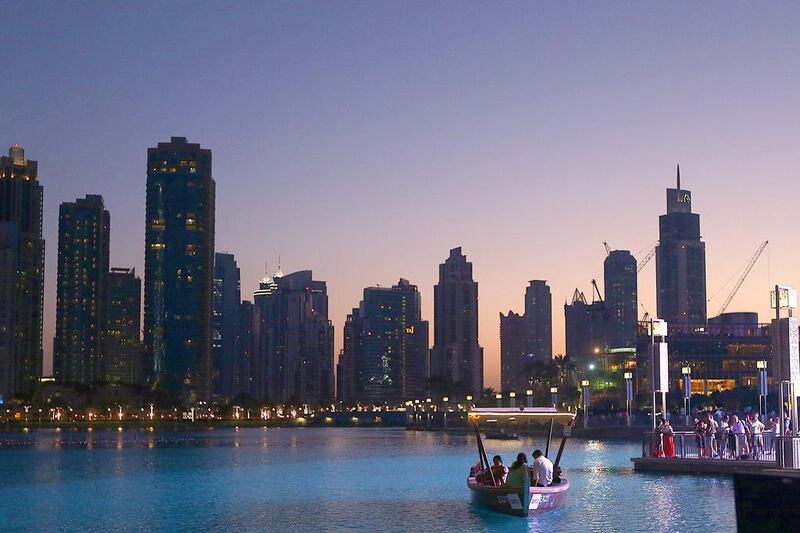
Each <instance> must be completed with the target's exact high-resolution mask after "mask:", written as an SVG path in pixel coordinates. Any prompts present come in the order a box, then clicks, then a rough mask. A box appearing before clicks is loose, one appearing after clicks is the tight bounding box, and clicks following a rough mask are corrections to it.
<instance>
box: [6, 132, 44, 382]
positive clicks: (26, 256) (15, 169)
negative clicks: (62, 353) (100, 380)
mask: <svg viewBox="0 0 800 533" xmlns="http://www.w3.org/2000/svg"><path fill="white" fill-rule="evenodd" d="M42 191H43V189H42V186H41V184H40V183H39V181H38V175H37V163H36V161H31V160H30V159H25V151H24V150H23V149H22V148H21V147H20V146H19V145H14V146H12V147H11V148H10V149H9V150H8V157H6V156H3V157H0V222H7V223H12V224H14V225H15V226H16V229H15V230H11V229H9V227H10V226H6V230H5V231H6V233H8V232H10V231H13V232H14V233H15V235H16V237H17V239H18V240H17V246H15V247H14V246H12V247H11V248H12V249H14V250H16V251H15V252H8V251H7V252H6V253H7V254H9V253H13V254H14V255H15V256H16V263H17V264H16V269H15V270H16V274H15V278H16V279H15V283H14V285H15V289H14V293H15V294H14V296H13V298H12V300H13V307H12V308H11V311H8V312H11V313H13V318H11V320H12V322H13V324H12V326H11V330H10V331H6V332H5V333H3V335H6V336H8V335H10V336H11V339H10V340H9V339H8V337H6V338H5V339H4V340H0V345H6V346H11V354H7V355H6V357H7V358H8V362H9V363H11V364H9V365H6V366H7V368H11V372H13V388H12V390H11V391H10V392H7V393H6V395H7V396H14V395H16V396H20V397H27V396H29V395H30V394H31V393H32V392H33V386H34V384H35V383H36V382H37V381H38V379H39V378H40V377H41V375H42V313H43V302H44V239H43V238H42V196H43V192H42ZM6 239H8V235H7V237H6ZM6 260H7V261H8V260H9V259H8V257H7V258H6ZM6 275H9V274H6ZM6 279H8V278H6Z"/></svg>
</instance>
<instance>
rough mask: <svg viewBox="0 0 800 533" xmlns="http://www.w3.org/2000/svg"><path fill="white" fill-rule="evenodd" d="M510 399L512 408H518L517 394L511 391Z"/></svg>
mask: <svg viewBox="0 0 800 533" xmlns="http://www.w3.org/2000/svg"><path fill="white" fill-rule="evenodd" d="M508 397H509V402H510V405H511V407H516V406H517V393H516V392H514V391H511V392H509V393H508Z"/></svg>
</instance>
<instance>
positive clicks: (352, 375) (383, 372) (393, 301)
mask: <svg viewBox="0 0 800 533" xmlns="http://www.w3.org/2000/svg"><path fill="white" fill-rule="evenodd" d="M344 339H345V343H344V349H343V352H342V355H341V357H340V366H339V368H340V371H341V372H342V375H343V377H342V379H341V380H340V387H341V388H342V394H340V395H339V398H340V399H341V400H343V401H345V402H363V403H397V402H400V401H403V400H410V399H414V398H416V399H419V398H424V397H425V395H426V391H427V379H428V322H427V321H424V320H422V306H421V299H420V294H419V291H418V290H417V287H416V286H415V285H411V283H409V281H408V280H405V279H401V280H400V281H399V282H398V283H397V284H396V285H394V286H392V287H368V288H366V289H364V298H363V300H362V301H361V303H360V304H359V307H358V308H356V309H354V310H353V312H352V313H351V314H350V315H349V316H348V317H347V321H346V323H345V331H344ZM348 381H351V383H348Z"/></svg>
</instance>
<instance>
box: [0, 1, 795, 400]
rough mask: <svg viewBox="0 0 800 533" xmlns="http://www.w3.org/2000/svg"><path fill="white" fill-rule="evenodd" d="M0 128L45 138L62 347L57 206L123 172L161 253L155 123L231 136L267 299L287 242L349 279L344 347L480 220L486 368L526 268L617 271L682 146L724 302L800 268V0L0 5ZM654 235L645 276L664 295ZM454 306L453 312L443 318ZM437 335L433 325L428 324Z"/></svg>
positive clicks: (225, 229)
mask: <svg viewBox="0 0 800 533" xmlns="http://www.w3.org/2000/svg"><path fill="white" fill-rule="evenodd" d="M3 13H4V19H5V21H6V24H4V30H3V39H2V42H0V57H2V62H3V67H4V68H3V72H4V76H3V83H0V123H2V127H0V146H3V147H7V146H10V145H11V144H13V143H19V144H21V145H22V146H23V147H24V148H25V150H26V156H27V157H28V158H30V159H34V160H37V161H38V162H39V179H40V181H41V183H42V185H43V186H44V194H45V215H44V231H45V238H46V241H47V248H46V254H47V259H46V298H45V300H46V304H45V334H44V348H45V354H46V355H45V369H46V370H48V369H49V368H50V364H51V357H52V355H51V353H52V338H53V335H54V322H55V280H56V256H57V226H58V205H59V204H60V203H61V202H65V201H74V199H75V198H76V197H83V196H84V195H86V194H102V195H103V197H104V199H105V201H106V206H107V208H108V209H109V211H110V212H111V263H112V266H115V267H130V266H133V267H136V270H137V272H139V273H143V270H144V268H143V266H144V265H143V261H144V207H145V179H146V150H147V148H148V147H150V146H155V144H156V143H157V142H159V141H167V140H169V137H170V136H186V137H188V140H189V141H190V142H197V143H200V144H201V145H202V146H203V147H205V148H210V149H211V150H212V151H213V175H214V178H215V180H216V183H217V203H216V209H217V218H216V228H217V229H216V243H217V250H218V251H228V252H231V253H234V254H235V256H236V259H237V261H238V263H239V266H240V268H241V274H242V294H243V296H244V297H246V298H249V297H251V295H252V291H253V290H254V289H255V288H256V287H257V283H258V280H259V279H260V278H261V277H262V276H263V275H264V270H265V262H266V263H268V267H269V270H270V271H274V270H275V269H277V266H278V264H277V263H278V257H279V256H280V258H281V265H280V266H281V269H282V270H283V271H284V272H286V273H288V272H293V271H296V270H305V269H311V270H313V272H314V276H315V278H316V279H321V280H325V281H326V282H327V283H328V293H329V298H330V318H331V319H332V321H333V323H334V326H335V331H336V352H337V353H338V350H339V348H340V347H341V342H342V331H341V328H342V325H343V323H344V320H345V317H346V315H347V313H348V312H349V311H350V310H351V309H352V308H353V307H355V306H357V305H358V302H359V300H360V298H361V295H362V290H363V288H364V287H367V286H371V285H376V284H380V285H384V286H386V285H391V284H393V283H396V282H397V280H398V279H399V278H401V277H403V278H407V279H409V280H410V281H411V282H412V283H415V284H417V285H418V286H419V288H420V291H421V293H422V299H423V316H424V318H426V319H428V320H432V318H433V285H434V283H435V282H436V279H437V276H438V265H439V263H441V262H442V261H443V260H444V259H445V258H447V256H448V251H449V250H450V249H451V248H454V247H457V246H461V247H462V248H463V251H464V253H465V254H466V255H467V258H468V259H469V260H470V261H471V262H472V263H473V268H474V276H475V279H476V280H477V281H478V282H479V305H480V326H479V335H480V343H481V344H482V345H483V346H484V347H485V358H486V361H485V369H486V370H485V374H486V375H485V380H486V384H487V385H491V386H497V385H498V384H499V373H500V370H499V318H498V314H499V313H500V312H501V311H502V312H507V311H508V310H509V309H513V310H515V311H518V312H521V311H522V305H523V295H524V290H525V287H526V285H527V282H528V280H532V279H545V280H548V283H549V285H550V286H551V288H552V293H553V345H554V346H553V349H554V353H563V351H564V318H563V317H564V314H563V308H562V306H563V304H564V302H565V301H566V300H568V299H570V298H571V296H572V293H573V291H574V289H575V288H576V287H577V288H580V289H581V290H583V291H584V292H585V293H586V294H587V297H588V295H589V293H590V292H591V285H590V281H591V279H593V278H597V279H598V281H599V282H600V284H601V288H602V262H603V259H604V257H605V251H604V249H603V245H602V243H603V241H608V243H609V245H610V246H611V247H612V248H614V249H629V250H631V251H632V252H633V253H634V255H639V256H643V255H644V254H646V253H647V249H648V246H649V245H651V244H652V243H653V242H654V241H656V240H657V239H658V215H660V214H663V213H664V212H665V192H664V189H665V188H666V187H668V186H669V187H674V183H675V165H676V163H680V165H681V178H682V185H683V187H684V188H687V189H690V190H691V191H692V199H693V205H694V210H695V212H699V213H700V215H701V232H702V235H703V239H704V241H705V242H706V253H707V276H708V296H709V298H710V302H709V316H713V315H715V314H716V313H717V311H718V309H719V307H720V306H721V305H722V302H723V301H724V299H725V297H726V296H727V294H728V292H730V290H731V289H732V286H733V285H734V283H735V281H736V278H737V276H738V273H740V272H741V270H742V268H743V267H744V265H745V264H746V262H747V260H748V259H749V258H750V256H752V254H753V253H754V252H755V250H756V248H757V246H758V245H759V243H760V242H761V241H763V240H769V241H770V245H769V247H768V248H767V250H766V251H765V252H764V254H763V256H762V257H761V259H760V260H759V262H758V263H757V264H756V266H755V267H754V269H753V271H752V272H751V274H750V276H749V277H748V278H747V280H746V281H745V282H744V284H743V286H742V288H741V289H740V290H739V292H738V294H737V295H736V297H735V299H734V300H733V302H732V303H731V305H730V307H729V308H728V310H729V311H743V310H752V311H757V312H759V314H760V317H761V319H762V320H763V321H766V320H767V319H768V318H769V313H770V311H769V294H768V291H769V286H770V284H773V283H782V284H789V285H794V286H798V285H800V270H799V269H798V268H797V265H798V261H800V251H798V245H797V240H798V239H797V235H796V233H797V215H796V212H797V202H798V197H800V184H798V179H797V176H798V172H797V169H798V163H799V162H800V161H798V160H799V159H800V157H799V156H800V154H799V153H798V146H800V144H799V143H798V140H800V135H799V134H800V105H798V103H799V102H798V99H800V96H798V95H800V61H798V59H797V58H798V56H799V55H800V33H798V32H797V31H796V28H797V27H798V26H800V4H797V3H780V2H769V3H766V4H763V3H758V4H756V3H748V2H704V3H696V2H669V3H666V2H664V3H656V2H599V1H589V2H570V1H559V2H513V1H508V2H450V1H437V2H415V1H403V2H388V1H377V2H343V1H326V2H322V1H320V2H304V1H292V2H266V1H264V2H223V1H216V2H207V3H203V2H181V1H174V2H130V3H123V2H81V1H75V2H66V3H65V2H36V1H33V2H29V1H25V2H22V1H13V0H12V1H8V2H5V3H4V4H3ZM654 263H655V261H652V262H651V263H650V264H649V265H648V266H647V267H645V269H644V270H642V272H641V274H640V276H639V299H640V302H641V304H642V305H641V306H640V307H641V309H640V311H641V312H642V313H644V311H645V310H648V311H649V312H650V313H651V314H653V313H654V312H655V273H654V272H655V269H654V266H655V265H654ZM432 331H433V330H432V329H431V332H432ZM432 343H433V335H432V334H431V344H432Z"/></svg>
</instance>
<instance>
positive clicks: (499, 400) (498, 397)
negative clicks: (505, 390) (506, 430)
mask: <svg viewBox="0 0 800 533" xmlns="http://www.w3.org/2000/svg"><path fill="white" fill-rule="evenodd" d="M494 397H495V399H496V400H497V407H503V395H502V394H501V393H499V392H498V393H497V394H495V395H494Z"/></svg>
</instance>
